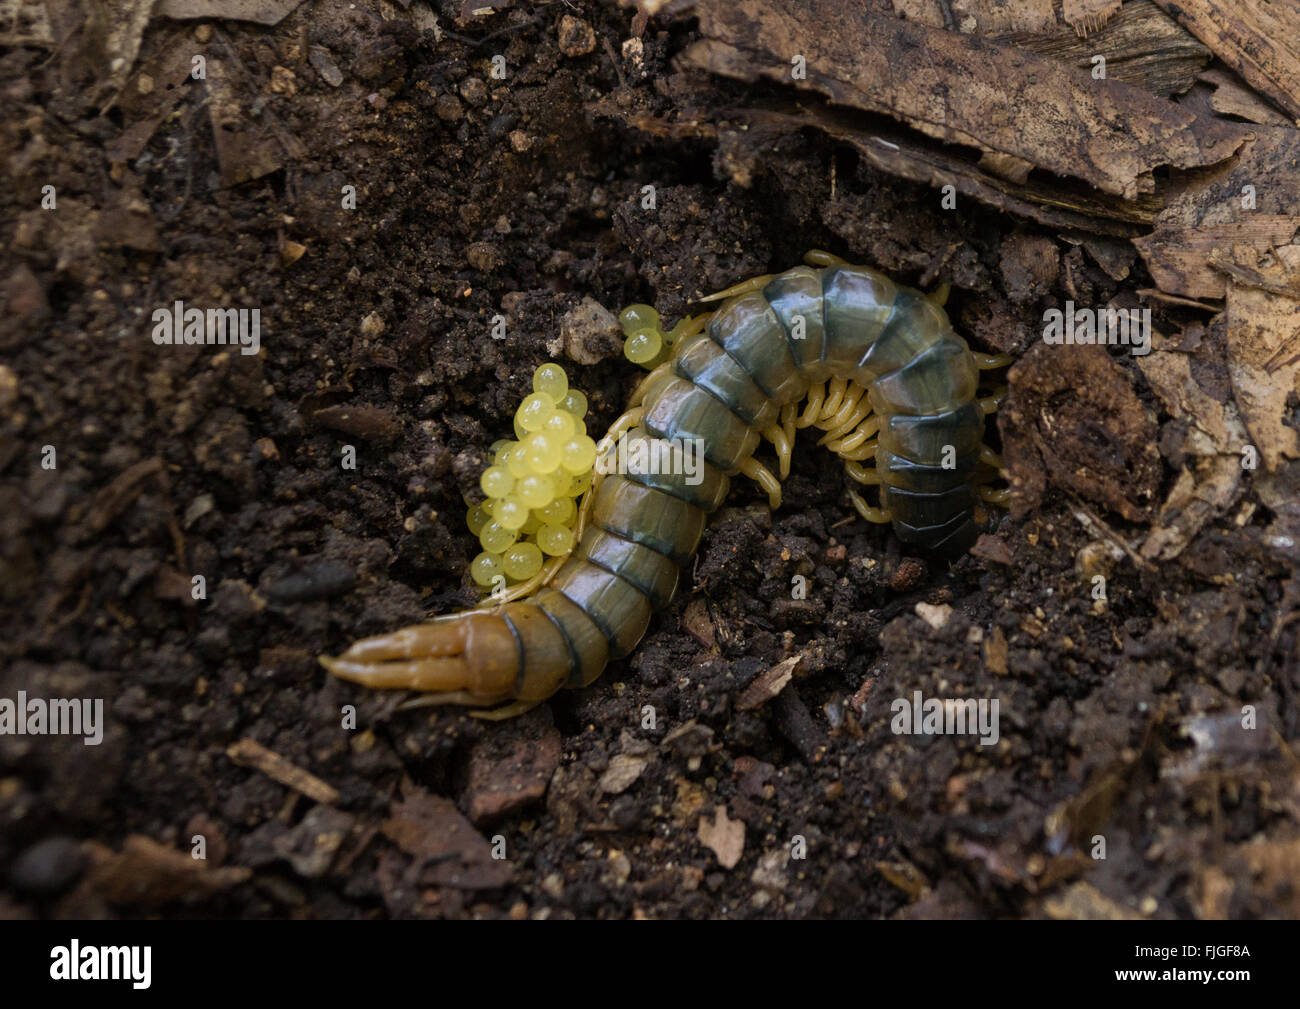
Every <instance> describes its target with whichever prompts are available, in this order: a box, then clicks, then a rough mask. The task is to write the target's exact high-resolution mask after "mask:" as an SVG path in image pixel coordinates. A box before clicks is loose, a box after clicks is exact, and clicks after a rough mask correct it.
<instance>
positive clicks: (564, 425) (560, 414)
mask: <svg viewBox="0 0 1300 1009" xmlns="http://www.w3.org/2000/svg"><path fill="white" fill-rule="evenodd" d="M577 426H578V421H577V419H576V418H575V417H574V416H573V414H571V413H569V412H568V411H567V410H553V411H552V412H551V413H549V414H547V416H546V419H545V420H544V421H542V430H543V431H545V432H546V433H547V434H553V435H555V437H557V438H559V439H560V440H561V441H564V440H566V439H568V438H572V437H573V435H574V430H575V428H577Z"/></svg>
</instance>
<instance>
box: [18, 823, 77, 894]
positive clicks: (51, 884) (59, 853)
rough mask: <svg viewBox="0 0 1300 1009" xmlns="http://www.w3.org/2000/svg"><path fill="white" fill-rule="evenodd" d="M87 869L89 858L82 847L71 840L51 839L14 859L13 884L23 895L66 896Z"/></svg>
mask: <svg viewBox="0 0 1300 1009" xmlns="http://www.w3.org/2000/svg"><path fill="white" fill-rule="evenodd" d="M85 868H86V855H85V853H84V852H83V851H82V850H81V845H80V844H78V843H77V842H76V841H74V840H73V839H72V838H70V837H48V838H46V839H45V840H44V841H38V842H37V843H36V844H33V845H32V846H31V847H30V848H28V849H27V850H26V851H24V852H23V853H22V854H21V855H19V856H18V857H17V858H16V859H14V864H13V866H12V867H11V868H10V870H9V880H10V882H12V883H13V886H14V889H15V890H18V891H20V892H22V893H31V894H38V895H48V894H54V893H62V892H63V891H64V890H66V889H67V888H68V887H69V886H71V885H72V884H73V883H74V882H76V880H77V877H78V876H80V875H81V873H82V872H83V871H84V870H85Z"/></svg>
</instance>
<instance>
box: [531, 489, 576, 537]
mask: <svg viewBox="0 0 1300 1009" xmlns="http://www.w3.org/2000/svg"><path fill="white" fill-rule="evenodd" d="M572 482H573V481H572V480H571V479H570V480H569V481H567V482H566V485H565V490H567V489H568V484H569V483H572ZM536 512H537V515H538V517H539V518H540V519H541V520H542V522H543V523H544V524H545V525H554V526H567V525H571V524H572V522H573V518H574V516H575V515H577V514H578V509H577V508H576V507H575V506H574V504H573V498H571V497H567V496H566V497H557V498H556V499H555V500H554V501H551V502H550V503H549V504H547V505H545V506H544V507H542V508H538V509H536Z"/></svg>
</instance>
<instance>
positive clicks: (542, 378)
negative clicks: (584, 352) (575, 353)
mask: <svg viewBox="0 0 1300 1009" xmlns="http://www.w3.org/2000/svg"><path fill="white" fill-rule="evenodd" d="M533 391H534V392H540V393H542V394H543V395H546V396H550V397H551V399H553V400H554V401H555V402H557V403H558V402H560V401H561V400H562V399H564V397H565V396H566V395H567V394H568V391H569V376H568V375H566V374H565V373H564V369H563V368H561V367H560V366H559V365H558V364H542V365H538V367H537V370H536V371H535V372H533Z"/></svg>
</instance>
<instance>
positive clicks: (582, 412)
mask: <svg viewBox="0 0 1300 1009" xmlns="http://www.w3.org/2000/svg"><path fill="white" fill-rule="evenodd" d="M559 406H560V409H561V410H563V411H564V412H565V413H571V414H573V416H575V417H585V416H586V415H587V397H586V394H585V393H583V391H582V390H581V389H570V390H569V391H568V393H567V394H566V395H565V397H564V398H563V399H562V400H560V403H559Z"/></svg>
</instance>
